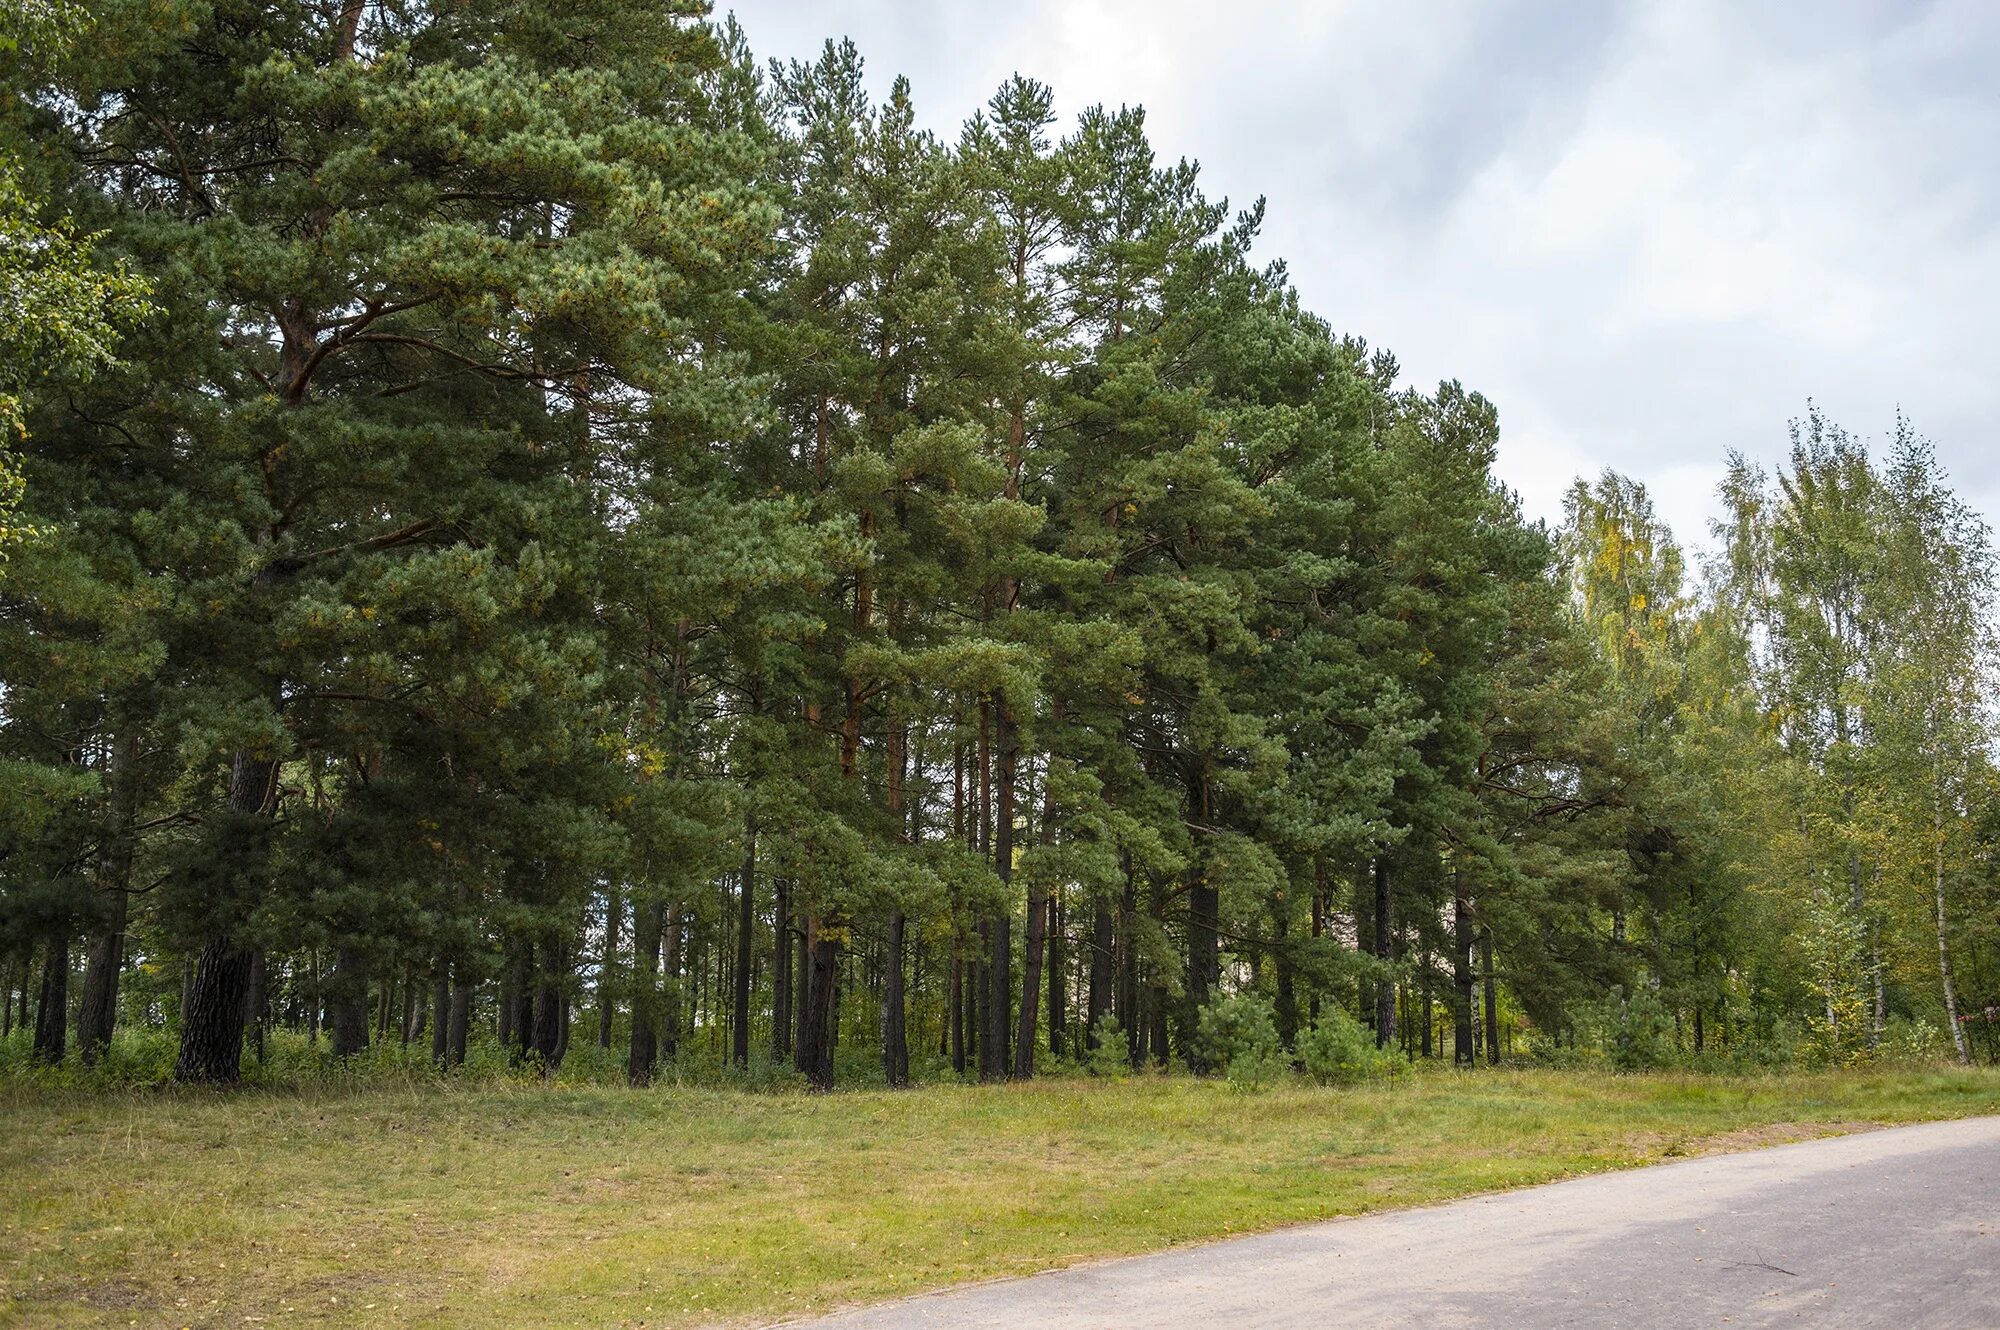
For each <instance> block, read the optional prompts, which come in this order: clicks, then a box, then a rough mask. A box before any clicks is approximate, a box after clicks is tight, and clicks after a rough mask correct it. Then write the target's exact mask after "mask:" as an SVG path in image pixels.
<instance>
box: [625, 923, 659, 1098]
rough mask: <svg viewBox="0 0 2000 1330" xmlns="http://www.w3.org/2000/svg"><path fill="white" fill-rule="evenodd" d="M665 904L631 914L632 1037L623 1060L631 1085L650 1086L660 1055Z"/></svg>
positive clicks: (627, 1078)
mask: <svg viewBox="0 0 2000 1330" xmlns="http://www.w3.org/2000/svg"><path fill="white" fill-rule="evenodd" d="M665 924H666V905H665V904H664V903H663V902H661V901H653V902H652V903H650V904H646V905H639V906H637V908H635V909H634V910H633V911H632V930H633V939H632V943H633V946H632V1036H631V1040H630V1042H629V1044H628V1045H627V1050H626V1057H625V1078H626V1080H628V1081H630V1082H631V1083H632V1084H633V1085H635V1086H647V1085H651V1084H652V1083H653V1067H654V1064H655V1063H656V1062H657V1061H658V1060H659V1056H660V1034H659V1025H660V1012H661V1008H662V1006H663V999H664V994H663V993H662V991H661V988H660V943H661V936H662V934H664V933H665V931H666V927H665Z"/></svg>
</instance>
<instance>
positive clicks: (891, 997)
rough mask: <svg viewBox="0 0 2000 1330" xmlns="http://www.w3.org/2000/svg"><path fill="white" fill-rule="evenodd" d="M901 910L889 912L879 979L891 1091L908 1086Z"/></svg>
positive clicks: (886, 1070)
mask: <svg viewBox="0 0 2000 1330" xmlns="http://www.w3.org/2000/svg"><path fill="white" fill-rule="evenodd" d="M904 928H905V923H904V919H903V912H902V911H901V910H891V911H890V912H889V933H888V939H887V942H886V950H887V955H886V956H885V957H884V959H883V965H884V969H883V975H882V1039H881V1046H882V1075H883V1077H884V1078H885V1079H886V1080H887V1081H888V1082H889V1084H890V1086H891V1087H892V1088H895V1089H901V1088H902V1087H904V1086H906V1085H908V1084H909V1083H910V1044H909V1031H908V1028H907V1023H906V1022H907V1019H908V1018H907V1015H906V1012H905V1007H904V999H903V931H904Z"/></svg>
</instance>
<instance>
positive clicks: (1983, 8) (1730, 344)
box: [718, 0, 2000, 544]
mask: <svg viewBox="0 0 2000 1330" xmlns="http://www.w3.org/2000/svg"><path fill="white" fill-rule="evenodd" d="M727 7H728V5H727V0H720V2H719V4H718V8H719V9H722V8H727ZM736 13H737V17H738V19H739V20H740V21H741V22H742V24H743V26H744V28H745V30H746V32H747V34H748V36H749V39H750V44H751V46H752V48H753V49H754V50H755V51H756V52H757V53H758V54H759V55H760V56H764V57H782V58H787V59H789V58H795V57H797V58H809V57H811V56H813V55H815V54H816V53H817V52H818V50H819V48H820V46H821V44H822V43H823V42H824V41H825V40H826V39H827V38H829V37H841V36H847V37H852V38H853V39H854V41H855V43H856V45H857V46H858V47H859V48H860V50H861V53H862V55H863V56H864V57H865V58H866V60H867V61H868V67H869V75H870V78H869V82H870V84H871V86H872V87H873V88H874V89H875V90H876V92H877V93H878V95H879V94H880V93H881V92H883V91H886V89H887V87H888V85H889V82H890V80H891V79H893V78H894V77H895V75H897V74H899V73H901V74H906V75H908V76H909V78H910V80H911V84H912V89H913V93H914V96H915V99H916V104H917V109H918V112H919V116H920V118H921V119H922V120H923V121H924V122H925V123H926V124H927V125H929V126H930V127H931V128H933V129H936V130H937V131H939V132H940V133H941V134H945V135H948V136H951V137H955V136H956V132H957V127H958V126H959V124H960V123H962V121H963V120H964V119H965V117H966V116H967V115H969V114H970V113H971V112H972V111H974V110H975V109H977V108H978V106H979V105H980V104H982V103H983V102H984V101H985V99H986V98H987V97H988V96H990V95H991V93H992V91H993V89H995V88H996V87H998V86H999V84H1000V83H1001V81H1002V80H1004V79H1005V78H1007V77H1008V76H1009V75H1011V74H1013V73H1015V72H1017V71H1018V72H1020V73H1022V74H1026V75H1028V76H1030V77H1033V78H1037V79H1040V80H1042V81H1043V82H1045V83H1048V84H1050V85H1051V86H1052V87H1053V88H1054V90H1055V94H1056V105H1057V110H1058V112H1059V113H1060V114H1061V115H1063V116H1064V117H1065V118H1066V119H1067V118H1069V117H1073V116H1074V115H1075V113H1076V112H1078V111H1080V110H1082V109H1083V108H1084V107H1086V106H1089V105H1092V104H1095V103H1100V102H1101V103H1105V104H1107V105H1114V106H1115V105H1119V104H1136V105H1143V106H1144V107H1145V108H1146V112H1147V125H1148V128H1149V131H1150V134H1151V137H1152V141H1153V145H1154V150H1155V152H1156V153H1157V154H1158V156H1159V157H1160V158H1162V159H1163V160H1172V159H1174V158H1177V157H1189V158H1192V159H1194V160H1197V161H1199V162H1200V163H1201V166H1202V178H1203V180H1204V182H1205V187H1206V190H1207V192H1208V193H1209V194H1210V196H1211V197H1218V196H1227V197H1228V198H1229V199H1230V200H1231V202H1232V203H1233V204H1236V205H1238V206H1241V205H1244V204H1247V203H1249V202H1251V201H1253V200H1254V199H1255V198H1257V197H1258V196H1259V195H1262V196H1263V197H1264V198H1265V199H1266V200H1267V206H1268V209H1269V211H1268V215H1267V218H1266V224H1265V229H1264V239H1263V242H1262V244H1261V247H1260V256H1261V257H1263V258H1267V259H1268V258H1283V259H1284V260H1286V262H1287V264H1288V266H1289V268H1290V271H1291V274H1292V278H1293V280H1294V282H1295V283H1296V285H1297V286H1298V288H1299V291H1300V294H1301V296H1302V297H1303V299H1304V301H1305V303H1306V304H1307V305H1308V306H1310V307H1311V308H1312V309H1314V310H1315V311H1317V312H1318V313H1320V314H1321V315H1323V316H1324V317H1326V318H1327V319H1328V320H1329V321H1330V322H1331V323H1332V325H1333V326H1334V328H1335V329H1336V330H1337V331H1340V332H1343V333H1353V334H1357V335H1360V336H1362V337H1365V338H1367V339H1368V341H1369V342H1370V343H1371V344H1372V345H1375V346H1379V347H1385V348H1387V349H1388V350H1390V351H1392V352H1394V353H1395V354H1396V356H1397V358H1398V359H1399V361H1400V362H1401V364H1402V366H1403V370H1404V381H1405V382H1406V383H1412V384H1415V385H1418V386H1422V387H1426V388H1428V387H1431V386H1433V385H1435V384H1436V383H1437V382H1438V381H1439V380H1442V379H1457V380H1459V381H1460V382H1462V383H1464V384H1465V385H1466V386H1467V387H1469V388H1474V389H1477V390H1478V391H1480V392H1483V393H1484V394H1486V396H1488V397H1489V398H1491V399H1492V400H1493V401H1494V402H1495V404H1496V405H1497V406H1498V407H1499V411H1500V420H1501V432H1502V443H1501V448H1500V457H1499V462H1498V467H1497V469H1498V471H1499V473H1500V476H1501V478H1502V479H1503V480H1505V481H1506V482H1507V483H1508V484H1509V485H1511V486H1513V487H1514V488H1515V489H1516V490H1517V491H1519V492H1520V494H1521V497H1522V501H1523V504H1524V506H1525V507H1526V509H1527V510H1528V512H1529V513H1530V515H1532V516H1538V517H1546V518H1549V519H1551V520H1556V519H1558V518H1559V517H1560V515H1561V508H1562V495H1563V492H1564V491H1565V490H1566V489H1567V488H1568V486H1569V483H1570V481H1571V480H1572V479H1573V478H1574V477H1576V476H1577V475H1580V474H1581V475H1595V474H1596V473H1597V472H1598V471H1600V470H1602V469H1604V468H1606V467H1610V468H1614V469H1616V470H1619V471H1622V472H1625V473H1626V474H1628V475H1631V476H1634V477H1636V478H1637V479H1639V480H1642V481H1644V482H1645V483H1646V485H1647V486H1648V488H1649V489H1651V491H1652V492H1653V494H1654V497H1655V501H1656V503H1657V505H1658V507H1659V510H1660V512H1661V514H1662V515H1663V516H1664V517H1665V518H1666V519H1667V520H1668V521H1669V522H1670V523H1671V524H1672V526H1673V528H1674V530H1675V533H1676V534H1677V535H1679V536H1680V537H1681V539H1682V541H1683V543H1686V544H1698V543H1701V542H1702V541H1704V540H1705V539H1706V533H1707V525H1708V520H1709V518H1710V517H1711V516H1713V515H1714V512H1715V509H1716V504H1715V501H1714V488H1715V484H1716V482H1717V481H1718V480H1719V479H1720V478H1721V474H1722V469H1723V465H1724V459H1725V457H1726V455H1727V454H1728V453H1729V451H1730V450H1732V449H1734V450H1738V451H1740V452H1742V453H1744V454H1746V455H1747V456H1749V457H1751V458H1752V459H1755V460H1758V461H1760V462H1762V463H1763V464H1764V465H1765V466H1766V467H1767V468H1770V467H1773V466H1775V465H1776V464H1777V463H1778V462H1779V461H1780V460H1781V459H1782V457H1783V456H1784V453H1785V449H1786V438H1787V436H1786V429H1787V423H1788V422H1789V421H1790V420H1792V419H1794V418H1797V417H1799V416H1801V415H1802V414H1803V413H1804V411H1805V408H1806V404H1807V401H1808V399H1811V400H1813V401H1815V402H1817V403H1818V404H1819V405H1820V406H1821V407H1822V408H1823V409H1824V410H1825V411H1826V412H1827V413H1828V414H1829V415H1830V416H1832V417H1833V418H1834V419H1835V420H1836V421H1838V422H1840V423H1841V424H1843V425H1844V426H1846V427H1847V428H1848V429H1850V430H1852V431H1853V432H1855V433H1857V434H1860V435H1862V436H1864V437H1868V438H1871V439H1874V440H1882V439H1884V438H1885V437H1886V436H1887V435H1888V433H1889V431H1890V430H1891V428H1892V427H1893V425H1894V421H1895V416H1896V412H1897V411H1898V410H1899V409H1900V410H1901V411H1902V412H1904V413H1905V414H1906V415H1908V416H1909V417H1910V418H1911V419H1912V421H1913V422H1914V424H1915V426H1916V428H1917V430H1918V431H1919V432H1920V433H1922V434H1924V435H1926V436H1927V437H1929V438H1930V439H1931V440H1932V441H1933V442H1934V443H1935V444H1936V445H1937V449H1938V454H1939V456H1940V458H1941V459H1942V460H1943V462H1944V464H1945V466H1946V468H1947V470H1948V471H1949V472H1950V473H1951V475H1952V477H1953V480H1954V483H1955V484H1956V485H1957V487H1958V488H1959V490H1960V492H1961V493H1962V494H1964V495H1965V496H1966V497H1967V498H1968V500H1970V501H1971V502H1972V504H1973V506H1974V507H1975V508H1977V509H1979V510H1980V511H1982V512H1983V513H1984V514H1985V515H1986V516H1987V518H1988V520H1989V521H1992V520H1993V519H1994V518H1995V517H1996V516H2000V446H1996V445H2000V437H1996V431H1995V422H1996V417H2000V75H1996V74H1995V72H1994V70H1995V66H1996V65H2000V3H1994V2H1993V0H1935V2H1932V3H1926V2H1924V0H1757V2H1755V3H1748V4H1745V3H1729V2H1726V0H1576V2H1574V3H1551V2H1549V0H1543V2H1542V3H1529V2H1527V0H1291V2H1290V3H1266V2H1265V0H1231V2H1230V3H1228V4H1223V5H1217V4H1214V3H1212V0H1209V2H1207V3H1193V2H1192V0H1150V2H1147V0H1013V2H1012V3H993V2H991V0H987V2H975V0H930V2H928V3H926V2H924V0H817V2H816V3H815V2H813V0H739V3H738V4H737V6H736Z"/></svg>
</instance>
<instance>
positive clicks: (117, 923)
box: [76, 887, 129, 1067]
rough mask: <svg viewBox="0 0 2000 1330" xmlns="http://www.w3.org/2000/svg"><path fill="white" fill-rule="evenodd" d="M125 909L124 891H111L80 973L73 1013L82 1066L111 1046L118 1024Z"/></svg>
mask: <svg viewBox="0 0 2000 1330" xmlns="http://www.w3.org/2000/svg"><path fill="white" fill-rule="evenodd" d="M128 907H129V902H128V900H127V897H126V894H125V890H124V889H123V888H122V887H120V888H114V889H113V890H112V892H111V899H110V902H109V904H108V907H107V908H108V910H109V917H108V918H106V919H105V921H104V926H103V929H102V931H100V932H99V933H98V935H97V939H96V941H95V942H93V943H92V944H91V948H90V958H89V960H88V961H87V962H86V963H85V965H84V971H83V1000H82V1002H81V1004H80V1005H79V1006H78V1007H77V1013H76V1049H77V1052H78V1053H80V1054H82V1056H83V1065H84V1066H86V1067H89V1066H94V1065H96V1063H97V1058H98V1055H99V1054H100V1053H102V1052H103V1051H104V1050H105V1049H106V1048H108V1047H110V1045H111V1036H112V1033H113V1031H114V1030H115V1029H116V1026H117V1021H118V974H119V971H120V970H122V969H123V968H124V965H125V917H126V911H127V909H128Z"/></svg>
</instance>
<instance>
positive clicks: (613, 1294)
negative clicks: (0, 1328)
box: [0, 1070, 2000, 1330]
mask: <svg viewBox="0 0 2000 1330" xmlns="http://www.w3.org/2000/svg"><path fill="white" fill-rule="evenodd" d="M1996 1111H2000V1074H1996V1073H1994V1072H1991V1071H1979V1070H1973V1071H1957V1070H1953V1071H1940V1070H1928V1071H1880V1070H1878V1071H1867V1072H1847V1073H1829V1074H1814V1075H1805V1074H1798V1075H1783V1076H1741V1077H1708V1076H1694V1075H1686V1074H1653V1075H1632V1076H1614V1075H1610V1074H1606V1073H1601V1072H1534V1071H1512V1070H1502V1071H1480V1072H1475V1073H1469V1074H1454V1073H1452V1072H1450V1071H1448V1070H1439V1071H1435V1072H1428V1071H1427V1072H1420V1073H1419V1074H1416V1075H1413V1076H1409V1077H1406V1078H1404V1079H1402V1080H1399V1081H1397V1082H1395V1083H1392V1084H1387V1085H1376V1086H1369V1087H1365V1088H1361V1089H1355V1090H1325V1089H1317V1088H1313V1087H1309V1086H1305V1085H1302V1084H1287V1085H1284V1086H1280V1087H1278V1088H1276V1089H1272V1090H1269V1091H1267V1092H1264V1093H1258V1094H1245V1093H1241V1092H1237V1091H1232V1090H1231V1089H1230V1088H1229V1087H1228V1086H1226V1085H1224V1084H1220V1083H1216V1082H1203V1081H1194V1080H1189V1079H1185V1078H1153V1077H1145V1078H1138V1079H1134V1080H1129V1081H1117V1082H1099V1081H1090V1080H1080V1079H1066V1080H1045V1081H1037V1082H1033V1083H1028V1084H1020V1085H1010V1086H1004V1087H988V1088H978V1087H958V1086H937V1087H930V1088H925V1089H920V1090H913V1091H906V1092H903V1093H890V1092H884V1091H858V1092H852V1093H843V1094H838V1095H833V1096H829V1097H825V1098H810V1097H806V1096H803V1095H796V1094H788V1093H781V1094H751V1093H745V1092H742V1091H732V1090H724V1089H692V1088H665V1089H659V1090H654V1091H650V1092H640V1093H635V1092H631V1091H625V1090H620V1089H612V1088H604V1087H591V1086H586V1087H573V1088H566V1087H561V1086H557V1087H553V1088H543V1087H541V1086H537V1085H522V1084H517V1085H511V1086H509V1085H502V1086H493V1085H486V1086H480V1087H477V1088H468V1089H458V1088H453V1087H451V1086H449V1085H447V1086H444V1087H438V1086H404V1087H388V1088H385V1087H382V1086H379V1085H370V1084H368V1083H366V1082H360V1083H357V1084H355V1085H352V1086H349V1087H345V1088H343V1087H340V1086H321V1087H316V1088H313V1089H311V1090H307V1091H303V1092H284V1091H280V1090H254V1091H245V1092H239V1093H237V1094H234V1095H227V1096H218V1095H215V1094H211V1093H193V1092H174V1091H147V1092H129V1093H119V1094H103V1093H99V1094H84V1093H80V1092H76V1091H66V1090H60V1089H50V1088H47V1087H38V1086H34V1085H29V1084H24V1083H20V1082H11V1083H10V1082H0V1325H15V1326H27V1327H42V1326H50V1327H53V1326H62V1327H92V1326H125V1325H142V1326H156V1325H185V1326H222V1325H229V1326H240V1325H285V1326H295V1325H313V1326H355V1327H363V1326H367V1327H372V1326H380V1325H388V1324H397V1325H409V1326H460V1325H479V1326H483V1327H494V1328H495V1330H511V1328H513V1327H540V1326H570V1325H590V1326H631V1327H638V1326H648V1327H653V1326H678V1325H693V1324H706V1323H710V1322H715V1321H736V1322H744V1321H760V1320H770V1319H778V1318H782V1317H786V1316H794V1315H800V1314H804V1313H807V1312H811V1311H816V1310H823V1309H827V1308H830V1307H834V1306H837V1305H839V1304H842V1303H848V1302H855V1301H866V1300H870V1299H879V1298H887V1297H893V1296H896V1295H898V1294H903V1293H909V1292H913V1291H915V1290H918V1289H923V1288H931V1287H935V1286H938V1285H942V1284H949V1283H953V1282H955V1281H959V1280H966V1279H977V1278H986V1277H992V1276H997V1275H1009V1274H1019V1273H1024V1272H1027V1271H1032V1270H1039V1269H1045V1268H1048V1267H1052V1266H1058V1265H1064V1264H1070V1263H1074V1262H1077V1261H1082V1260H1089V1259H1093V1258H1098V1257H1106V1256H1115V1255H1120V1254H1125V1253H1131V1252H1140V1251H1146V1250H1149V1249H1155V1248H1160V1247H1165V1246H1169V1245H1172V1244H1174V1243H1181V1242H1193V1241H1199V1240H1202V1239H1209V1238H1218V1237H1224V1236H1227V1235H1229V1234H1232V1233H1242V1232H1246V1231H1249V1230H1253V1229H1262V1228H1270V1227H1273V1226H1275V1225H1280V1224H1289V1223H1296V1222H1299V1221H1303V1220H1311V1219H1323V1218H1327V1217H1330V1216H1335V1215H1349V1214H1358V1213H1361V1212H1364V1211H1369V1210H1377V1209H1382V1208H1386V1207H1392V1206H1406V1205H1414V1204H1419V1203H1423V1202H1429V1201H1436V1200H1441V1199H1444V1198H1447V1197H1453V1196H1463V1195H1467V1194H1469V1193H1473V1192H1480V1191H1488V1190H1492V1189H1495V1188H1501V1187H1512V1186H1519V1185H1523V1184H1527V1183H1534V1182H1542V1181H1547V1180H1549V1179H1553V1178H1559V1177H1564V1176H1568V1175H1572V1174H1577V1173H1583V1172H1590V1171H1595V1170H1600V1169H1607V1168H1620V1167H1626V1166H1630V1165H1634V1164H1641V1163H1647V1162H1653V1161H1657V1160H1659V1159H1661V1158H1663V1157H1672V1156H1675V1155H1679V1154H1687V1153H1696V1152H1699V1151H1701V1150H1703V1149H1705V1148H1717V1147H1718V1146H1720V1147H1722V1148H1727V1147H1729V1146H1732V1145H1744V1144H1755V1143H1762V1142H1764V1141H1768V1140H1772V1139H1784V1138H1789V1137H1793V1136H1799V1135H1811V1134H1818V1133H1821V1132H1826V1131H1834V1130H1839V1129H1842V1128H1844V1127H1848V1126H1852V1125H1855V1124H1863V1123H1883V1122H1906V1121H1915V1120H1920V1119H1927V1118H1939V1117H1952V1116H1963V1115H1967V1114H1974V1113H1990V1112H1996Z"/></svg>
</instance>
